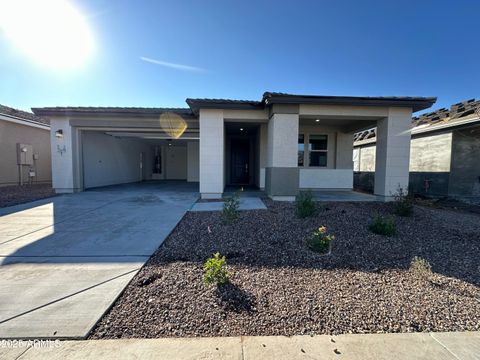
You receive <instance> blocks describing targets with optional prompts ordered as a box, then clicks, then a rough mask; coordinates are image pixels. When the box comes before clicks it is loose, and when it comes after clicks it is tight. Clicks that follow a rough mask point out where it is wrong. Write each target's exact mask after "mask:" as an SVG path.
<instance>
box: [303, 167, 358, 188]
mask: <svg viewBox="0 0 480 360" xmlns="http://www.w3.org/2000/svg"><path fill="white" fill-rule="evenodd" d="M299 186H300V189H342V190H351V189H352V188H353V171H352V170H351V169H315V168H309V169H308V168H300V184H299Z"/></svg>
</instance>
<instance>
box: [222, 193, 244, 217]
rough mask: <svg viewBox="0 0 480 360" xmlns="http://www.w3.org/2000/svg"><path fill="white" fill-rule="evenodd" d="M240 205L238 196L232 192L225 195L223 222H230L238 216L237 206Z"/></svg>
mask: <svg viewBox="0 0 480 360" xmlns="http://www.w3.org/2000/svg"><path fill="white" fill-rule="evenodd" d="M239 207H240V196H239V195H238V193H234V194H233V195H232V196H230V197H227V198H226V199H225V201H224V203H223V222H224V223H226V224H230V223H232V222H233V221H235V220H236V219H237V217H238V208H239Z"/></svg>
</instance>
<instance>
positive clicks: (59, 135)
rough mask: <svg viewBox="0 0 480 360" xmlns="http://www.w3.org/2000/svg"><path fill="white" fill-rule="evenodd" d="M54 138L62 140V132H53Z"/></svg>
mask: <svg viewBox="0 0 480 360" xmlns="http://www.w3.org/2000/svg"><path fill="white" fill-rule="evenodd" d="M55 136H56V137H57V138H59V139H62V138H63V130H62V129H59V130H57V131H55Z"/></svg>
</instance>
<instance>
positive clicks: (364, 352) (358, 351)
mask: <svg viewBox="0 0 480 360" xmlns="http://www.w3.org/2000/svg"><path fill="white" fill-rule="evenodd" d="M2 345H3V344H2ZM51 345H52V346H50V347H43V348H40V347H32V346H30V347H19V348H5V347H0V358H2V359H22V360H23V359H61V360H63V359H168V360H175V359H238V360H244V359H262V360H268V359H288V360H293V359H337V360H338V359H348V360H350V359H352V360H353V359H354V360H367V359H395V360H404V359H405V360H416V359H435V360H442V359H445V360H449V359H454V360H467V359H468V360H474V359H477V360H478V359H480V332H464V333H413V334H369V335H339V336H328V335H319V336H293V337H283V336H259V337H253V336H245V337H230V338H172V339H126V340H89V341H64V342H57V343H52V344H51Z"/></svg>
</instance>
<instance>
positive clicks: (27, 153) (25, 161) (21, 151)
mask: <svg viewBox="0 0 480 360" xmlns="http://www.w3.org/2000/svg"><path fill="white" fill-rule="evenodd" d="M17 164H18V165H33V147H32V145H28V144H20V143H17Z"/></svg>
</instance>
